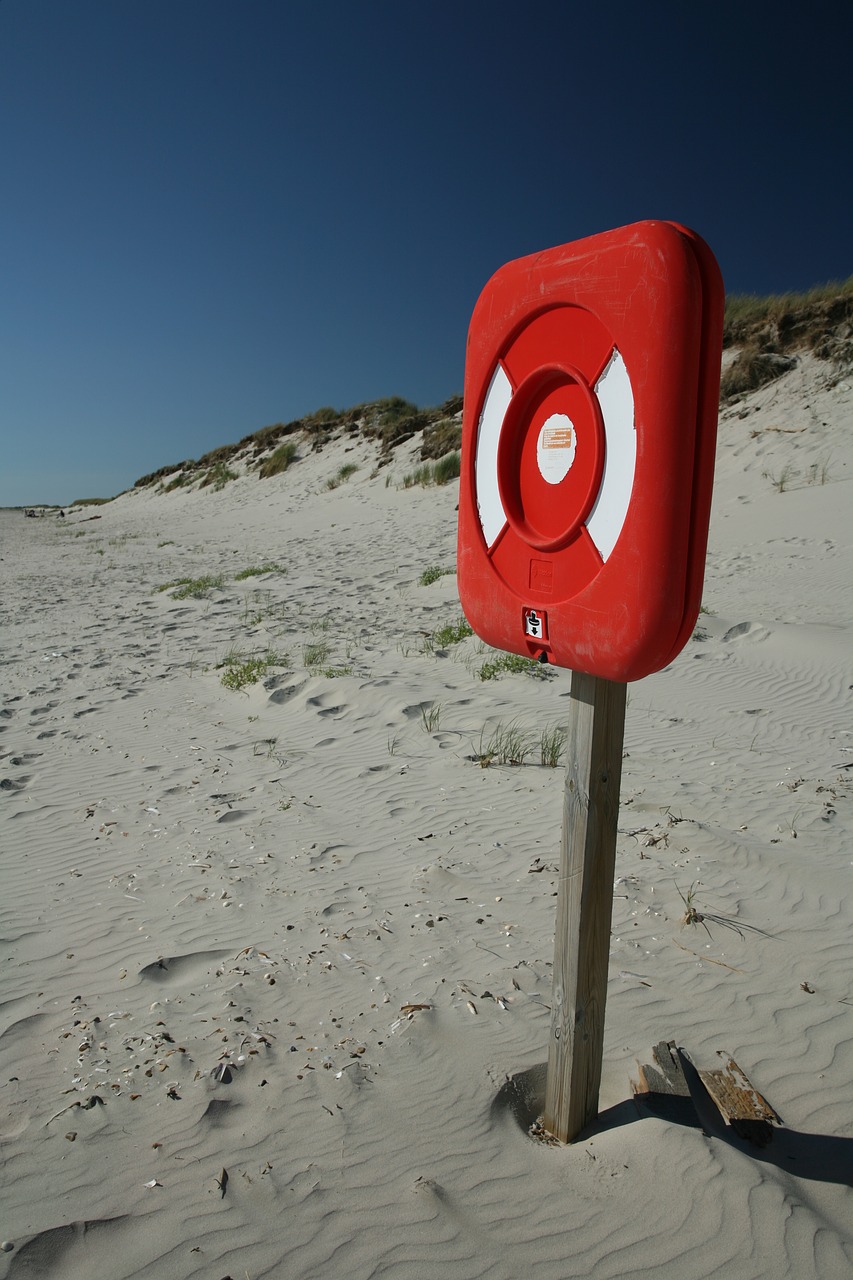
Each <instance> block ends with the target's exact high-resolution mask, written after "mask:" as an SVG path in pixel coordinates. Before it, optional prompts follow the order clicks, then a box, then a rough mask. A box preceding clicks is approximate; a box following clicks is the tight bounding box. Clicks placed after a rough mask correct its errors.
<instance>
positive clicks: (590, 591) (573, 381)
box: [457, 222, 725, 681]
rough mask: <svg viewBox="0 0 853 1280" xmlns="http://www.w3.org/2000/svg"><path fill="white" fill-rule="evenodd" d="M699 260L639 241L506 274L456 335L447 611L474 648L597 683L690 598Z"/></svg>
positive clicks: (702, 326) (680, 642)
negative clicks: (464, 349) (454, 508)
mask: <svg viewBox="0 0 853 1280" xmlns="http://www.w3.org/2000/svg"><path fill="white" fill-rule="evenodd" d="M724 302H725V294H724V289H723V282H722V278H721V276H720V272H719V268H718V267H717V263H716V261H715V259H714V256H713V254H712V253H711V251H710V249H709V248H708V246H707V245H706V244H705V242H704V241H703V240H702V239H700V237H699V236H697V235H696V234H695V233H694V232H692V231H689V230H688V229H687V228H685V227H682V226H679V225H678V224H676V223H672V222H639V223H635V224H633V225H632V226H629V227H623V228H620V229H619V230H617V231H608V232H605V233H603V234H601V235H596V236H591V237H589V238H587V239H584V240H578V241H575V242H574V243H572V244H568V245H562V246H561V247H559V248H556V249H549V250H547V251H545V252H544V253H538V254H534V255H532V256H530V257H527V258H519V259H518V260H517V261H515V262H510V263H507V265H506V266H504V267H502V268H501V269H500V270H499V271H498V272H496V274H495V275H494V276H493V277H492V279H491V280H490V281H489V283H488V284H487V285H486V287H485V289H484V290H483V292H482V294H481V295H480V298H479V300H478V302H477V305H476V307H475V308H474V314H473V317H472V320H471V325H470V329H469V334H468V357H467V362H466V369H465V407H464V411H463V424H462V475H461V481H460V498H459V549H458V564H457V570H458V582H459V595H460V599H461V601H462V607H463V609H464V611H465V615H466V617H467V618H468V620H469V622H470V623H471V625H472V627H473V628H474V630H475V631H476V632H477V634H478V635H479V636H481V637H482V639H484V640H486V641H487V642H488V643H489V644H491V645H494V646H495V647H496V648H498V649H506V650H509V651H510V652H512V653H519V654H524V655H527V656H530V657H538V658H543V659H544V660H546V661H548V662H551V663H554V664H555V665H557V666H562V667H570V668H572V669H573V670H577V671H584V672H587V673H588V674H590V675H596V676H601V677H604V678H606V679H609V680H618V681H628V680H639V679H641V678H642V677H643V676H646V675H649V674H650V673H651V672H653V671H657V670H659V669H660V668H661V667H663V666H665V665H666V664H667V663H668V662H670V661H671V660H672V659H673V658H674V657H675V656H676V654H678V653H679V652H680V650H681V649H682V647H683V646H684V644H685V643H686V641H687V639H688V638H689V636H690V633H691V631H692V629H693V626H694V624H695V622H696V617H697V615H698V612H699V605H700V602H701V598H702V582H703V576H704V568H705V550H706V545H707V537H708V520H709V516H710V508H711V490H712V486H713V473H714V451H715V444H716V426H717V402H718V396H719V381H720V356H721V349H722V327H723V307H724Z"/></svg>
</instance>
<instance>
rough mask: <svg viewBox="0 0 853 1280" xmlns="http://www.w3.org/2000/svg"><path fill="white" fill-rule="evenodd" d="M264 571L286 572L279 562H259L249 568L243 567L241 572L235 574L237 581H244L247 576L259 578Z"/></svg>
mask: <svg viewBox="0 0 853 1280" xmlns="http://www.w3.org/2000/svg"><path fill="white" fill-rule="evenodd" d="M262 573H284V570H283V569H282V567H281V565H278V564H258V565H255V566H254V567H252V568H249V569H241V570H240V572H239V573H235V574H234V581H235V582H243V581H244V580H245V579H246V578H257V577H260V575H261V574H262Z"/></svg>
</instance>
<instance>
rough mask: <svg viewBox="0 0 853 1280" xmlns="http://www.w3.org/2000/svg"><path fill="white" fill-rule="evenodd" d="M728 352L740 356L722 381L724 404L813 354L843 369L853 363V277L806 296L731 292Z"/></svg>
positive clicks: (727, 315)
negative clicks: (806, 354)
mask: <svg viewBox="0 0 853 1280" xmlns="http://www.w3.org/2000/svg"><path fill="white" fill-rule="evenodd" d="M723 346H724V348H737V355H736V356H735V358H734V360H733V361H732V363H731V364H730V365H729V367H728V368H727V369H726V370H725V372H724V373H723V376H722V379H721V381H720V399H721V401H727V400H733V399H734V398H735V397H736V396H739V395H744V394H746V393H747V392H749V391H754V390H755V389H756V388H757V387H761V386H763V385H764V384H765V383H767V382H772V381H774V379H776V378H778V377H780V376H781V375H782V374H783V373H785V372H787V370H788V369H791V368H793V366H794V365H795V364H796V354H795V353H796V352H798V351H811V352H812V353H813V354H814V355H816V356H817V357H818V358H819V359H822V360H829V361H832V362H834V363H835V364H838V365H839V366H841V365H844V364H847V363H849V362H850V361H851V360H853V276H851V277H850V278H849V279H848V280H844V281H840V282H834V283H830V284H825V285H820V286H819V287H817V288H814V289H809V290H808V291H807V292H806V293H782V294H771V295H770V296H769V297H766V298H758V297H754V296H752V295H750V294H732V295H731V297H729V298H728V299H727V300H726V312H725V322H724V327H723Z"/></svg>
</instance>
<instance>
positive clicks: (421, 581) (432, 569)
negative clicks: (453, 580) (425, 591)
mask: <svg viewBox="0 0 853 1280" xmlns="http://www.w3.org/2000/svg"><path fill="white" fill-rule="evenodd" d="M455 572H456V570H455V569H442V568H441V566H440V565H437V564H431V565H430V566H429V568H427V569H424V571H423V573H422V574H421V576H420V577H419V578H418V586H420V587H429V586H431V584H432V583H433V582H438V580H439V578H444V577H446V576H447V575H448V574H451V573H455Z"/></svg>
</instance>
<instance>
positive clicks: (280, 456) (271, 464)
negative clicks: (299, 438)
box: [258, 440, 297, 480]
mask: <svg viewBox="0 0 853 1280" xmlns="http://www.w3.org/2000/svg"><path fill="white" fill-rule="evenodd" d="M296 454H297V448H296V444H295V443H294V441H293V440H288V441H286V442H285V443H284V444H280V445H279V446H278V448H277V449H274V450H273V452H272V453H271V454H270V456H269V457H268V458H264V460H263V462H262V463H261V465H260V466H259V467H258V476H259V477H260V479H261V480H268V479H269V478H270V476H277V475H281V473H282V472H283V471H286V470H287V468H288V467H289V466H290V464H291V463H292V462H295V461H296Z"/></svg>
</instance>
